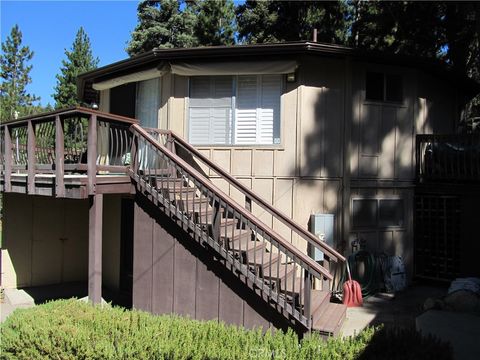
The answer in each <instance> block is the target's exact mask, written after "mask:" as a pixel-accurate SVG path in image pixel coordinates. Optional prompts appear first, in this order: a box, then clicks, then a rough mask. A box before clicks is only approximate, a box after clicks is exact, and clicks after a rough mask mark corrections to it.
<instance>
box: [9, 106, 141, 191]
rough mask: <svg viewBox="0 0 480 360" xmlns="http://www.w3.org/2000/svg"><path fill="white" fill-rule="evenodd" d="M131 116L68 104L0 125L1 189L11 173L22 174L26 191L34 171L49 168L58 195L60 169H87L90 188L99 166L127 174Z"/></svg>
mask: <svg viewBox="0 0 480 360" xmlns="http://www.w3.org/2000/svg"><path fill="white" fill-rule="evenodd" d="M134 123H136V120H133V119H129V118H125V117H122V116H116V115H113V114H106V113H102V112H99V111H95V110H91V109H87V108H81V107H74V108H69V109H63V110H59V111H54V112H50V113H47V114H43V115H37V116H31V117H27V118H22V119H19V120H13V121H8V122H5V123H3V124H1V125H0V136H1V140H2V144H1V147H0V148H1V151H2V153H1V155H2V156H0V158H1V164H0V165H1V171H2V175H3V180H4V189H5V191H10V189H11V177H12V175H13V174H26V175H27V184H28V185H27V187H28V189H27V190H28V193H32V194H34V193H35V176H36V175H37V174H55V179H56V189H55V194H56V196H58V197H64V196H65V185H64V176H65V175H66V174H81V173H86V174H87V175H88V193H89V194H94V192H95V181H96V175H97V174H98V173H100V172H109V173H120V174H125V175H127V174H128V172H127V166H128V165H129V161H130V149H131V143H132V134H131V132H130V131H129V127H130V126H131V125H132V124H134Z"/></svg>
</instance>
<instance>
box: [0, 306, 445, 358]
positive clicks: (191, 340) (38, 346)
mask: <svg viewBox="0 0 480 360" xmlns="http://www.w3.org/2000/svg"><path fill="white" fill-rule="evenodd" d="M0 331H1V333H0V336H1V344H0V359H60V360H66V359H102V360H106V359H235V360H238V359H249V360H250V359H259V360H260V359H295V360H297V359H345V360H347V359H377V358H378V359H422V360H423V359H440V360H441V359H451V358H452V355H451V349H450V347H449V346H448V345H446V344H444V343H440V342H439V341H437V340H435V339H432V338H428V337H422V336H419V335H418V334H417V333H416V332H414V331H398V330H397V331H389V330H385V329H383V328H368V329H366V330H365V331H363V332H361V333H360V334H359V335H357V336H356V337H352V338H348V339H343V340H342V339H339V338H336V339H333V338H332V339H328V340H327V341H325V340H324V339H322V338H321V337H320V336H318V335H316V334H312V335H307V336H306V337H304V338H303V339H302V340H299V339H298V337H297V335H296V334H295V333H294V332H292V331H288V332H287V333H283V332H282V331H275V332H270V331H268V332H266V333H265V334H264V333H263V332H262V331H261V329H257V330H245V329H243V328H240V327H236V326H232V325H225V324H223V323H219V322H216V321H196V320H191V319H188V318H183V317H179V316H175V315H162V316H154V315H151V314H148V313H146V312H142V311H137V310H125V309H123V308H119V307H109V306H104V307H99V306H92V305H90V304H88V303H84V302H81V301H77V300H60V301H54V302H50V303H47V304H43V305H39V306H36V307H34V308H30V309H19V310H16V311H15V312H14V313H13V314H12V315H11V316H10V317H9V318H8V319H7V320H6V321H5V322H4V323H3V324H2V325H1V328H0Z"/></svg>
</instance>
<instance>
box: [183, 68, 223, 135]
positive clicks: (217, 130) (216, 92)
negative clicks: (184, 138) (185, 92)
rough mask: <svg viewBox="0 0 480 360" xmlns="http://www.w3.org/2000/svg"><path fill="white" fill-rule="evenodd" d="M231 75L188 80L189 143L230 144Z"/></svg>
mask: <svg viewBox="0 0 480 360" xmlns="http://www.w3.org/2000/svg"><path fill="white" fill-rule="evenodd" d="M231 123H232V78H231V77H230V76H215V77H213V76H212V77H205V76H199V77H192V78H191V79H190V104H189V134H190V142H191V143H192V144H229V143H230V139H231V136H232V131H231V128H232V126H231Z"/></svg>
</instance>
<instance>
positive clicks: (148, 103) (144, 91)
mask: <svg viewBox="0 0 480 360" xmlns="http://www.w3.org/2000/svg"><path fill="white" fill-rule="evenodd" d="M159 108H160V78H155V79H151V80H144V81H139V82H138V83H137V96H136V106H135V109H136V111H135V117H136V118H137V119H138V120H139V121H140V125H141V126H143V127H149V128H157V127H158V109H159Z"/></svg>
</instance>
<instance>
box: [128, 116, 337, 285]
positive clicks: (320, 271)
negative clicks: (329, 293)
mask: <svg viewBox="0 0 480 360" xmlns="http://www.w3.org/2000/svg"><path fill="white" fill-rule="evenodd" d="M131 129H132V130H133V132H137V133H138V134H140V135H141V136H142V137H143V138H144V139H145V140H147V141H148V142H149V143H150V144H151V145H152V146H154V147H155V148H157V149H158V150H160V151H161V152H162V153H163V154H164V155H165V156H166V157H168V158H169V159H170V160H171V161H173V162H175V163H177V164H178V165H180V166H181V167H183V168H184V169H185V170H186V171H187V172H189V173H190V174H191V175H192V176H193V177H195V179H196V180H197V181H198V182H200V183H201V184H202V185H203V186H205V187H206V188H207V189H208V190H210V191H212V192H213V193H215V195H216V196H218V198H219V199H220V200H221V201H224V202H225V203H226V204H228V206H230V207H232V209H234V210H236V211H238V212H239V213H240V214H241V215H242V216H243V217H244V218H245V219H246V220H248V221H249V222H251V223H252V224H255V226H257V227H258V228H259V229H261V230H262V231H263V232H265V234H267V235H268V236H270V237H271V238H272V239H274V240H275V241H276V242H278V244H279V245H280V246H281V247H283V248H284V249H285V250H287V251H289V252H290V253H292V254H293V255H294V256H295V257H296V258H298V259H299V260H300V261H301V262H302V263H304V264H305V265H306V266H308V267H309V268H310V269H311V273H312V274H313V275H316V277H317V278H322V277H325V278H327V279H329V280H332V279H333V276H332V275H331V274H330V272H329V271H328V270H326V269H325V268H324V267H323V266H321V265H319V264H318V263H317V262H316V261H314V260H313V259H312V258H310V257H309V256H307V255H306V254H304V253H303V252H301V251H300V250H299V249H297V247H295V246H293V245H292V244H290V242H288V241H287V240H286V239H284V238H283V237H282V236H281V235H280V234H278V233H277V232H276V231H274V230H273V229H271V228H269V227H268V226H267V225H266V224H264V223H263V222H262V221H260V220H258V219H257V218H256V217H255V216H254V215H253V214H251V213H250V212H248V211H247V210H246V209H244V208H243V207H242V206H241V205H239V204H237V202H235V201H233V200H232V199H231V197H230V196H228V195H227V194H225V193H224V192H223V191H222V190H220V189H219V188H218V187H217V186H215V185H214V184H213V183H212V182H211V181H209V180H208V179H207V178H205V177H204V176H203V175H202V174H200V173H199V172H198V171H197V170H196V169H194V168H193V167H192V166H191V165H190V164H188V163H187V162H185V160H183V159H182V158H180V157H179V156H178V155H176V154H175V153H173V152H171V151H168V150H167V149H166V148H165V146H164V145H162V144H160V143H158V142H157V141H156V140H155V139H154V138H153V137H152V136H151V135H150V134H149V133H148V132H147V131H145V130H144V129H143V128H141V127H140V126H139V125H136V124H134V125H132V126H131Z"/></svg>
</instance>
